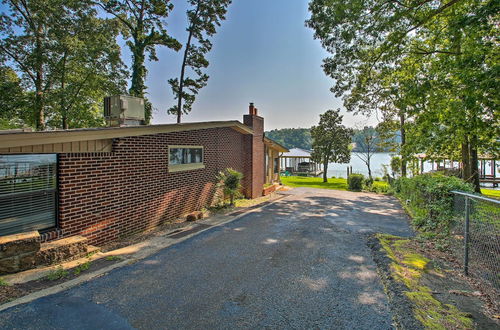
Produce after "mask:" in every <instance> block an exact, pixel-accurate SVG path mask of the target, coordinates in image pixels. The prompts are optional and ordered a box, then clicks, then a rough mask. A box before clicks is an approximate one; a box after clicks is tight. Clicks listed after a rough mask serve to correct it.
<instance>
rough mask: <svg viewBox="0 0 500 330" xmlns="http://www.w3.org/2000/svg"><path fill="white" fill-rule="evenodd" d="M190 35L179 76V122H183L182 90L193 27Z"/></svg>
mask: <svg viewBox="0 0 500 330" xmlns="http://www.w3.org/2000/svg"><path fill="white" fill-rule="evenodd" d="M189 30H190V31H189V36H188V40H187V43H186V49H184V57H183V59H182V66H181V76H180V78H179V91H178V94H177V124H180V123H181V116H182V101H183V99H182V91H183V89H184V76H185V74H186V64H187V57H188V54H189V48H190V47H191V39H192V38H193V32H192V27H190V29H189Z"/></svg>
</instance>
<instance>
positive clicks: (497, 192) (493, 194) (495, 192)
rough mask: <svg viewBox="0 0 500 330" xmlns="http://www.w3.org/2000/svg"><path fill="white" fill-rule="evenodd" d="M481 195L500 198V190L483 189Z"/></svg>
mask: <svg viewBox="0 0 500 330" xmlns="http://www.w3.org/2000/svg"><path fill="white" fill-rule="evenodd" d="M481 193H482V194H483V195H485V196H488V197H493V198H500V190H493V189H484V188H481Z"/></svg>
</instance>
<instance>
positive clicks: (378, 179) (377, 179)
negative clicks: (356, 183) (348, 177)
mask: <svg viewBox="0 0 500 330" xmlns="http://www.w3.org/2000/svg"><path fill="white" fill-rule="evenodd" d="M373 181H382V178H381V177H379V176H377V177H376V178H375V179H373Z"/></svg>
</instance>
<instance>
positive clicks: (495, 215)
mask: <svg viewBox="0 0 500 330" xmlns="http://www.w3.org/2000/svg"><path fill="white" fill-rule="evenodd" d="M453 194H454V217H455V225H454V226H453V227H452V237H453V239H452V240H453V250H454V252H455V253H456V254H457V256H458V257H459V259H460V262H461V263H462V266H463V269H464V272H465V274H466V275H471V276H474V277H475V278H477V279H480V280H481V281H482V282H483V283H484V284H486V285H488V286H491V287H493V288H495V289H497V290H500V200H496V199H491V198H486V197H482V196H476V195H472V194H468V193H464V192H460V191H453Z"/></svg>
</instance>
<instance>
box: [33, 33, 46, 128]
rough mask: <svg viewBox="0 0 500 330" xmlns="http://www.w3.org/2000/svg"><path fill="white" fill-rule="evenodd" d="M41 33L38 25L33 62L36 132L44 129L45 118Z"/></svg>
mask: <svg viewBox="0 0 500 330" xmlns="http://www.w3.org/2000/svg"><path fill="white" fill-rule="evenodd" d="M42 33H43V27H42V26H41V25H40V26H39V27H38V28H37V31H36V40H35V50H34V53H35V57H36V59H35V61H36V64H35V65H36V69H35V70H36V79H35V109H34V111H35V118H34V119H35V126H36V129H37V130H38V131H42V130H44V129H45V118H44V114H43V108H44V95H43V58H42V57H43V51H42V36H41V35H42Z"/></svg>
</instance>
